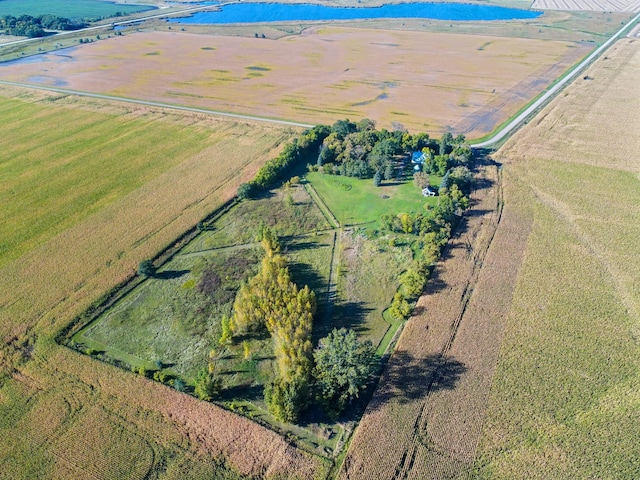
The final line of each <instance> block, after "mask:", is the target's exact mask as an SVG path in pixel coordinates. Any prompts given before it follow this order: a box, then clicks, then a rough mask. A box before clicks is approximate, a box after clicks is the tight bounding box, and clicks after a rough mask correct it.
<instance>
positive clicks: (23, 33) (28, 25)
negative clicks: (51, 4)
mask: <svg viewBox="0 0 640 480" xmlns="http://www.w3.org/2000/svg"><path fill="white" fill-rule="evenodd" d="M84 27H86V25H85V24H84V23H81V22H74V21H72V20H70V19H68V18H64V17H58V16H56V15H49V14H47V15H40V16H38V17H32V16H30V15H20V16H19V17H14V16H12V15H4V16H2V17H0V30H3V31H4V33H5V34H6V35H16V36H20V37H29V38H35V37H43V36H45V35H46V32H45V29H47V30H78V29H80V28H84Z"/></svg>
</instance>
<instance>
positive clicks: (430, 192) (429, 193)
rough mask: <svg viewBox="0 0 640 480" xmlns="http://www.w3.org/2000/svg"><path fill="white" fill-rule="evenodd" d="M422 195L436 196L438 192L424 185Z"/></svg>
mask: <svg viewBox="0 0 640 480" xmlns="http://www.w3.org/2000/svg"><path fill="white" fill-rule="evenodd" d="M422 195H423V196H424V197H435V196H436V192H434V191H433V190H431V189H430V188H429V187H424V188H423V189H422Z"/></svg>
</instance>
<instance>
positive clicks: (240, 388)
mask: <svg viewBox="0 0 640 480" xmlns="http://www.w3.org/2000/svg"><path fill="white" fill-rule="evenodd" d="M263 397H264V386H263V385H255V384H251V385H235V386H233V387H228V388H225V389H223V390H222V392H220V396H219V397H218V398H217V399H216V400H220V401H223V402H226V401H231V400H237V399H242V400H248V401H250V402H253V401H256V400H262V398H263Z"/></svg>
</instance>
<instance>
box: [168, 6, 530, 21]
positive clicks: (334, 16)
mask: <svg viewBox="0 0 640 480" xmlns="http://www.w3.org/2000/svg"><path fill="white" fill-rule="evenodd" d="M539 15H541V12H534V11H530V10H520V9H516V8H506V7H496V6H488V5H472V4H467V3H400V4H395V5H383V6H381V7H362V8H360V7H353V8H348V7H327V6H324V5H311V4H298V5H294V4H283V3H234V4H230V5H226V6H224V7H222V10H220V11H215V12H198V13H195V14H194V15H193V16H191V17H185V18H176V19H171V20H170V21H171V22H177V23H197V24H217V25H220V24H228V23H265V22H288V21H314V20H365V19H373V18H424V19H433V20H450V21H474V20H476V21H477V20H515V19H526V18H536V17H538V16H539Z"/></svg>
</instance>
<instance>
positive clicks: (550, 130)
mask: <svg viewBox="0 0 640 480" xmlns="http://www.w3.org/2000/svg"><path fill="white" fill-rule="evenodd" d="M639 71H640V55H639V53H638V49H637V46H636V45H634V42H633V40H622V41H619V42H618V43H617V44H616V45H615V46H614V47H613V48H612V49H611V50H609V51H608V52H607V55H606V57H603V58H601V59H600V60H598V61H597V62H596V64H595V65H594V66H593V67H591V69H590V70H588V71H587V72H586V74H587V76H588V77H590V78H593V79H598V81H597V82H596V81H593V82H591V81H583V82H578V83H576V84H575V85H573V86H572V87H571V88H569V89H568V90H567V92H566V94H565V96H564V97H563V98H560V99H558V100H557V101H556V102H554V103H553V104H552V105H550V107H549V108H547V110H545V112H544V113H545V115H544V117H543V118H541V119H540V120H539V121H536V122H535V123H533V124H531V125H530V126H528V127H527V128H525V129H523V131H522V132H521V133H520V134H519V135H518V136H517V137H516V138H514V139H512V140H511V141H510V142H508V143H507V144H506V145H505V147H504V148H503V149H502V150H501V151H500V152H499V160H500V161H503V162H504V163H505V170H506V172H507V173H508V174H509V176H510V177H512V178H513V181H512V185H513V187H512V191H511V193H510V195H509V196H518V195H523V196H524V195H526V198H529V199H530V201H531V207H530V211H531V212H532V213H533V225H532V229H531V234H530V236H529V240H528V243H527V249H526V253H525V259H524V262H523V265H522V267H521V272H520V274H519V276H518V282H517V284H516V290H515V292H514V301H513V304H512V307H511V312H510V316H509V321H508V323H507V326H506V330H505V338H504V343H503V347H502V350H501V354H500V358H499V362H498V366H497V373H496V379H495V381H494V385H493V389H492V392H491V397H490V402H489V405H490V406H489V411H488V415H487V423H486V425H485V431H484V434H483V441H482V443H481V446H480V449H479V453H480V454H479V456H478V460H477V463H476V466H477V471H478V473H479V474H480V475H483V476H486V475H487V474H489V475H491V476H494V477H510V478H516V477H517V478H532V477H536V476H538V475H539V473H538V472H541V471H544V472H546V474H547V475H549V476H551V477H554V478H578V477H581V478H587V477H590V478H598V477H601V478H602V477H611V478H635V477H637V476H638V475H640V464H639V463H638V455H639V453H640V450H639V447H638V445H640V437H639V434H638V429H637V425H638V421H639V420H640V417H639V413H638V412H640V397H639V395H638V392H639V391H640V388H639V387H640V375H639V373H638V372H640V369H639V367H640V365H639V363H638V358H639V356H638V354H639V353H640V347H639V344H638V339H639V338H640V335H639V332H640V328H639V326H640V294H639V292H640V288H638V286H639V285H640V283H639V282H640V277H639V276H638V272H640V260H639V258H638V254H637V239H638V236H639V235H640V230H639V225H640V212H639V210H638V205H639V204H640V203H639V202H640V196H639V192H640V184H639V181H640V177H639V175H640V163H639V162H638V152H640V144H639V140H638V138H637V135H634V134H631V135H630V136H627V135H629V133H630V132H632V131H637V129H638V128H639V127H640V124H639V123H638V121H639V119H638V115H637V111H638V108H640V104H639V103H638V95H639V93H640V90H639V88H638V84H637V82H635V80H634V79H635V78H637V75H638V73H639ZM612 111H615V115H611V114H607V113H606V112H612ZM596 139H600V140H601V141H600V143H596ZM540 145H544V146H545V147H544V148H543V149H542V150H541V151H539V150H538V147H539V146H540ZM505 196H506V195H505ZM507 198H508V197H507ZM507 205H508V203H507ZM550 272H553V274H550ZM542 279H544V281H542ZM525 359H526V360H525ZM505 399H509V401H505Z"/></svg>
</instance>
